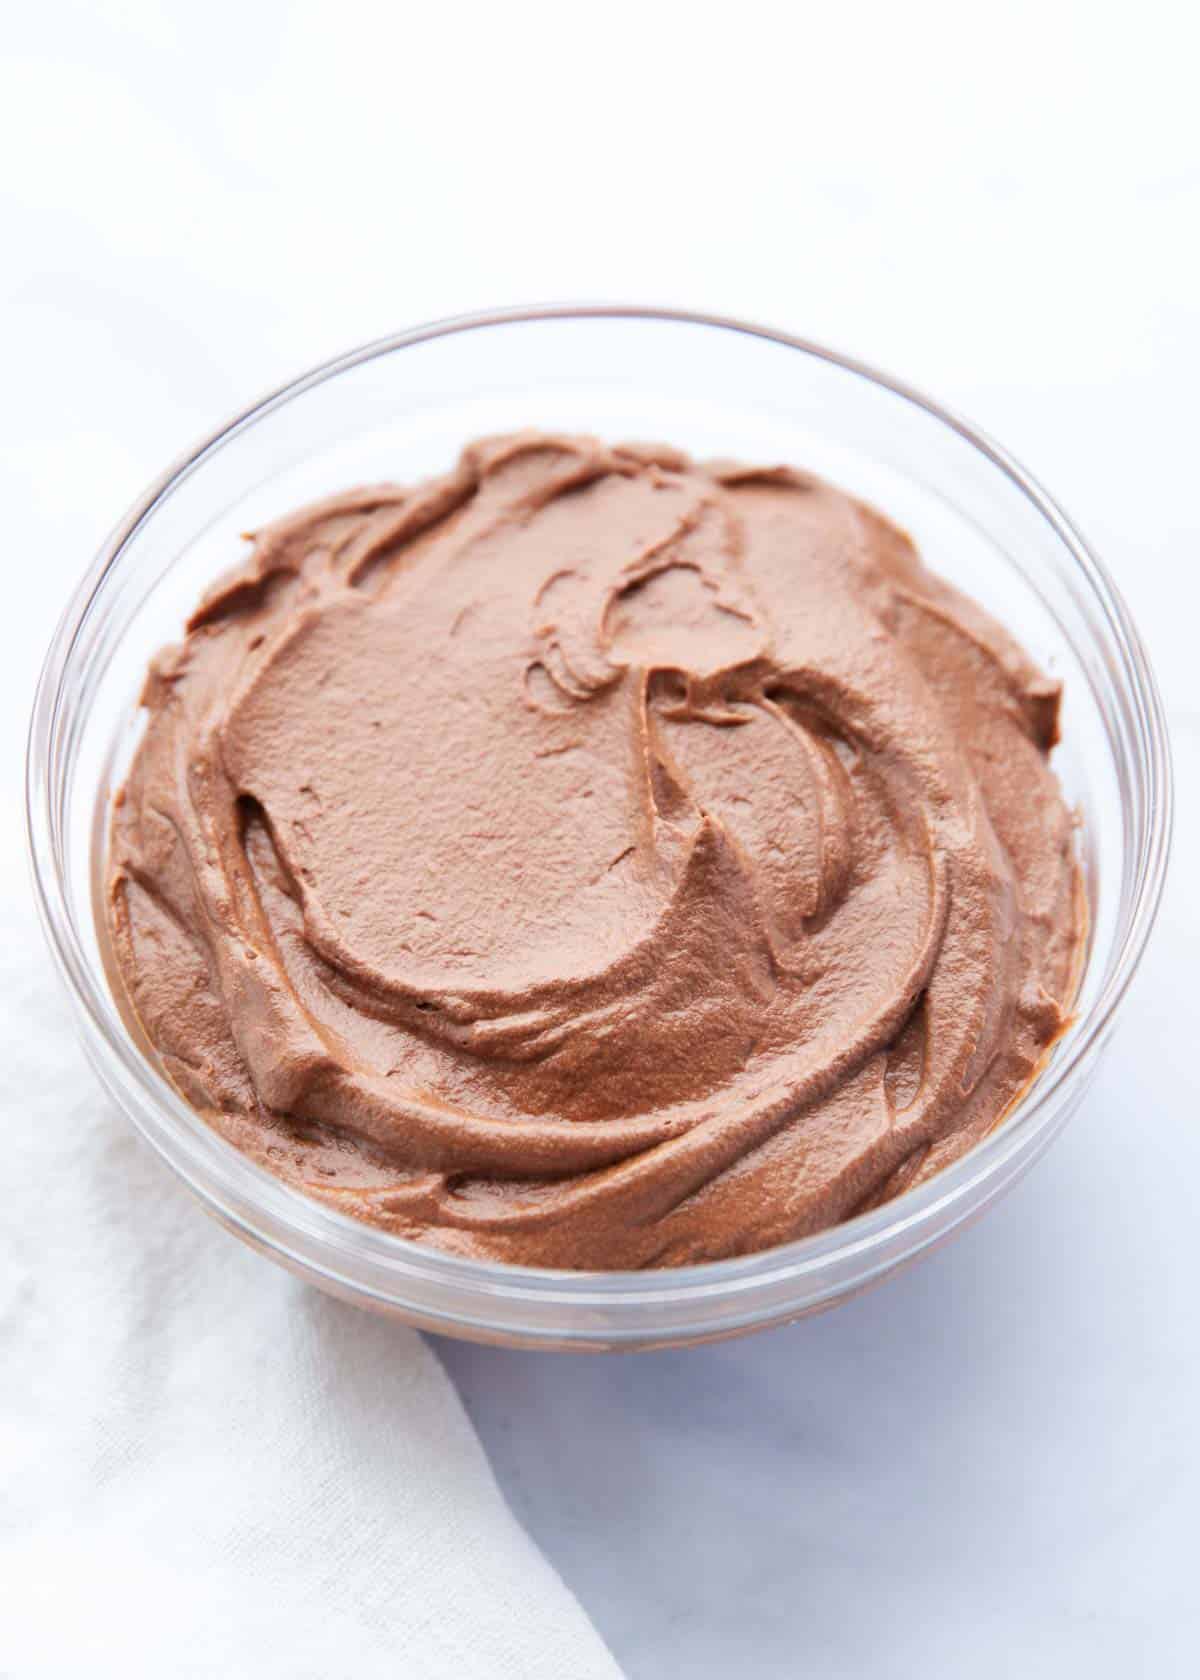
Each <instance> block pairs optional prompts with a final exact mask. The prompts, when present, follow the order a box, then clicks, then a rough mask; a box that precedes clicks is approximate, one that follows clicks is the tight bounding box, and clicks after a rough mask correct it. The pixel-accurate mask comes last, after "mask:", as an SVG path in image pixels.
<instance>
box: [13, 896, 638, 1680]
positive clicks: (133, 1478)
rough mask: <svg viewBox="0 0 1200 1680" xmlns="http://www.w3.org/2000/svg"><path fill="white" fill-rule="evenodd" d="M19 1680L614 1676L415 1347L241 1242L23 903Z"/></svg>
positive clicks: (442, 1381) (16, 1038)
mask: <svg viewBox="0 0 1200 1680" xmlns="http://www.w3.org/2000/svg"><path fill="white" fill-rule="evenodd" d="M0 1005H2V1009H0V1035H2V1037H0V1108H2V1110H3V1114H4V1120H5V1135H6V1146H7V1159H6V1165H7V1169H8V1171H7V1184H6V1188H5V1209H4V1216H3V1222H2V1226H0V1364H2V1365H3V1369H4V1373H5V1378H4V1382H3V1384H2V1385H0V1626H2V1627H3V1630H4V1632H3V1639H2V1642H0V1675H2V1676H8V1675H9V1674H11V1675H13V1676H20V1680H43V1677H49V1676H53V1677H54V1680H58V1677H59V1676H62V1677H63V1680H67V1677H71V1680H74V1677H75V1676H78V1675H80V1674H83V1673H87V1674H89V1675H109V1674H111V1675H114V1676H116V1675H118V1674H119V1675H120V1676H122V1680H128V1677H130V1676H135V1677H140V1676H142V1675H145V1676H150V1675H159V1674H166V1673H170V1674H172V1675H180V1676H191V1675H195V1676H201V1675H203V1676H205V1677H206V1680H207V1677H209V1676H212V1675H217V1674H219V1675H222V1676H227V1677H232V1680H238V1677H241V1676H247V1677H249V1676H251V1675H253V1676H255V1677H256V1680H258V1677H262V1676H279V1677H281V1680H285V1677H286V1680H309V1677H311V1680H328V1677H329V1676H330V1675H334V1674H349V1673H353V1674H355V1676H356V1677H362V1680H366V1677H372V1676H384V1675H387V1676H389V1677H392V1676H395V1675H398V1674H400V1675H404V1676H405V1677H406V1680H409V1677H414V1680H442V1677H443V1676H446V1677H449V1676H454V1677H455V1680H474V1677H476V1676H477V1677H479V1680H505V1677H509V1676H511V1677H513V1680H517V1677H520V1680H540V1677H543V1676H544V1677H545V1680H562V1677H563V1676H567V1675H569V1676H571V1677H572V1680H576V1677H578V1680H593V1677H595V1680H613V1677H618V1670H617V1668H616V1665H615V1664H614V1662H613V1660H612V1658H611V1657H610V1656H609V1654H608V1652H607V1651H606V1650H605V1648H604V1647H603V1645H602V1643H601V1641H600V1639H599V1637H598V1635H597V1634H596V1633H595V1631H594V1630H593V1629H592V1627H591V1626H590V1624H589V1623H588V1621H587V1618H586V1617H585V1615H584V1614H583V1612H582V1610H581V1609H580V1607H579V1605H578V1604H577V1603H576V1602H575V1600H574V1599H573V1598H572V1596H571V1595H570V1594H569V1593H568V1592H567V1590H566V1588H565V1587H564V1586H563V1584H562V1582H561V1581H560V1580H559V1578H558V1576H557V1575H556V1574H555V1573H554V1571H553V1569H552V1568H551V1567H550V1566H549V1564H548V1563H547V1562H546V1560H545V1559H544V1558H543V1557H542V1555H541V1554H540V1553H539V1552H538V1550H537V1549H536V1547H534V1546H533V1545H532V1543H531V1542H530V1541H529V1539H528V1537H527V1536H526V1535H525V1534H524V1532H523V1531H522V1530H521V1528H520V1527H519V1525H518V1524H517V1523H516V1522H515V1521H514V1519H513V1517H512V1515H511V1513H510V1512H509V1510H508V1508H507V1506H506V1505H505V1503H504V1501H503V1498H502V1497H501V1495H500V1494H499V1492H498V1490H497V1488H496V1484H495V1481H494V1479H493V1477H492V1473H491V1470H490V1468H489V1466H488V1463H487V1460H486V1458H485V1456H484V1453H483V1451H482V1449H481V1447H480V1445H479V1442H478V1439H477V1438H476V1436H475V1434H474V1431H473V1430H472V1428H471V1425H470V1424H469V1422H468V1421H467V1419H466V1416H465V1413H464V1412H463V1409H462V1407H461V1405H460V1403H459V1400H458V1397H457V1395H456V1394H455V1393H454V1390H453V1388H452V1387H451V1385H450V1383H449V1382H448V1381H447V1379H446V1377H445V1374H444V1373H443V1371H442V1369H441V1367H440V1366H439V1364H438V1362H437V1360H436V1359H435V1357H434V1356H433V1354H432V1353H431V1352H430V1350H429V1349H428V1347H427V1346H426V1345H425V1344H424V1343H423V1341H422V1340H421V1338H420V1337H419V1336H418V1335H416V1333H415V1332H413V1331H409V1330H405V1329H403V1328H402V1327H401V1326H398V1325H395V1324H393V1323H390V1322H388V1321H385V1320H382V1319H375V1318H372V1317H371V1316H370V1315H368V1314H365V1313H361V1312H358V1311H356V1310H355V1309H353V1308H350V1307H346V1306H344V1305H342V1304H341V1303H338V1302H334V1301H331V1300H328V1299H326V1298H325V1297H323V1296H321V1295H319V1294H318V1293H317V1292H316V1291H314V1290H312V1289H309V1288H307V1287H306V1286H304V1285H302V1284H300V1283H299V1282H297V1281H296V1280H295V1279H293V1278H290V1277H289V1276H288V1275H287V1274H286V1273H284V1272H282V1271H280V1270H278V1269H277V1268H275V1267H274V1266H271V1265H269V1264H268V1263H266V1262H264V1261H263V1260H262V1259H260V1258H259V1257H258V1256H256V1255H254V1254H253V1253H251V1252H250V1251H249V1250H248V1249H246V1248H244V1247H243V1246H242V1245H241V1244H240V1243H238V1242H236V1241H235V1240H234V1239H233V1238H231V1237H230V1236H228V1235H227V1234H226V1233H224V1232H223V1231H221V1230H219V1229H218V1228H217V1226H216V1225H215V1224H214V1223H213V1222H212V1221H211V1220H209V1219H208V1218H206V1217H205V1216H204V1214H203V1213H202V1212H201V1210H200V1209H199V1208H198V1207H197V1206H196V1205H195V1203H194V1202H192V1200H191V1199H190V1198H189V1197H188V1196H187V1194H186V1193H185V1192H184V1191H183V1190H182V1188H181V1187H180V1186H179V1185H178V1184H177V1183H175V1181H174V1180H173V1179H172V1178H171V1176H170V1174H169V1173H168V1171H167V1170H166V1168H165V1167H164V1166H162V1164H161V1163H160V1162H158V1161H157V1160H156V1159H155V1158H154V1156H153V1154H152V1152H151V1151H150V1149H149V1148H148V1147H147V1146H146V1145H145V1144H143V1143H142V1142H141V1140H140V1139H138V1138H137V1137H136V1136H135V1135H134V1134H133V1133H132V1131H131V1129H130V1128H129V1126H128V1125H127V1124H126V1122H125V1121H124V1120H123V1119H122V1118H121V1117H120V1116H119V1115H118V1114H117V1113H116V1112H115V1111H114V1109H113V1107H112V1105H111V1103H110V1102H109V1101H108V1100H107V1098H106V1097H105V1096H104V1095H103V1093H102V1092H101V1090H100V1087H99V1085H98V1083H97V1082H96V1080H95V1077H94V1076H93V1074H92V1073H91V1070H90V1069H89V1068H88V1067H87V1065H86V1063H85V1061H84V1058H83V1056H82V1053H81V1052H80V1050H79V1049H78V1047H77V1045H76V1043H75V1041H74V1037H73V1033H72V1029H71V1024H70V1020H69V1016H68V1011H67V1007H66V1004H65V1001H64V1000H63V999H62V997H61V996H60V995H59V991H58V987H57V984H56V981H55V979H54V976H53V975H52V973H51V970H50V965H49V961H48V958H47V957H46V955H45V953H44V950H43V948H42V942H41V937H40V932H39V930H38V928H37V926H36V923H35V921H34V918H33V915H32V912H31V911H27V910H26V909H25V908H24V907H23V906H22V905H20V904H19V903H18V904H16V905H13V904H9V905H7V906H4V907H2V908H0Z"/></svg>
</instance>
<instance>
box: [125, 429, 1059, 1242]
mask: <svg viewBox="0 0 1200 1680" xmlns="http://www.w3.org/2000/svg"><path fill="white" fill-rule="evenodd" d="M1058 700H1059V695H1058V688H1057V686H1056V685H1055V684H1053V683H1051V682H1049V681H1048V680H1046V678H1044V677H1043V676H1042V675H1041V674H1040V673H1039V672H1038V671H1037V670H1036V669H1035V668H1034V667H1033V666H1032V665H1031V664H1030V662H1029V661H1028V659H1027V658H1026V657H1025V655H1024V654H1023V653H1022V651H1021V650H1020V648H1019V647H1018V646H1017V645H1016V644H1015V642H1014V641H1013V640H1012V639H1011V638H1010V636H1009V635H1008V634H1007V633H1006V632H1005V631H1004V630H1002V629H1001V628H1000V627H999V626H998V625H997V624H996V623H994V622H993V621H992V620H991V619H990V618H989V617H987V616H986V615H985V614H984V612H983V611H982V610H981V609H980V608H979V607H977V606H975V605H974V604H973V603H972V602H970V601H968V600H966V599H965V598H964V597H963V596H961V595H960V594H958V593H957V592H956V591H954V590H952V589H951V588H950V587H949V586H948V585H946V584H945V583H943V582H941V581H940V580H938V579H937V578H936V577H934V576H933V575H932V574H931V573H929V572H928V571H927V570H926V569H925V568H924V566H923V565H922V564H921V562H920V560H919V558H918V556H917V554H916V552H915V551H914V549H913V547H912V545H911V543H910V542H909V540H908V539H907V538H906V537H905V536H904V535H903V534H902V533H901V532H900V531H898V530H897V529H895V528H894V527H893V526H892V525H890V524H889V523H888V522H887V521H886V520H885V519H884V518H882V517H881V516H880V515H879V514H877V513H875V512H873V511H872V510H871V509H869V508H867V507H865V506H863V505H862V504H860V503H858V502H856V501H854V500H852V499H851V498H850V497H848V496H846V495H844V494H842V493H841V492H839V491H838V490H836V489H835V488H833V487H831V486H830V485H828V484H825V483H822V482H820V481H818V480H814V479H812V478H809V477H808V476H806V475H805V474H803V473H800V472H796V471H792V470H790V469H781V468H769V469H760V468H754V467H747V466H742V465H736V464H727V463H708V464H705V465H702V466H701V465H696V464H693V463H692V462H691V461H690V460H688V459H687V458H685V457H684V456H682V455H680V454H678V453H677V452H676V451H674V450H672V449H669V448H666V447H660V446H640V445H639V446H626V447H620V448H612V447H608V446H605V445H603V444H601V443H599V442H596V441H595V440H593V439H590V438H576V437H549V436H540V435H532V434H521V435H518V436H513V437H507V438H496V439H486V440H483V441H481V442H479V443H476V444H473V445H471V446H470V447H469V448H468V449H467V450H466V451H465V452H464V454H463V456H462V458H461V460H460V462H459V464H458V466H457V467H456V468H455V470H454V471H452V472H451V473H449V474H448V475H447V476H446V477H444V478H441V479H437V480H434V481H431V482H429V483H426V484H423V485H420V486H418V487H417V488H415V489H399V488H395V487H392V486H382V487H377V488H367V489H361V490H356V491H353V492H351V493H349V494H347V495H344V496H341V497H338V498H335V499H333V500H330V501H327V502H324V503H321V504H319V505H317V506H313V507H309V508H305V509H303V510H301V511H300V512H298V513H296V514H294V515H292V516H290V517H288V518H285V519H283V520H281V521H280V522H279V523H277V524H275V525H273V526H271V527H270V528H268V529H266V530H264V531H262V532H261V533H259V534H258V536H257V537H256V538H255V539H254V543H253V549H252V552H251V554H250V556H249V559H248V561H247V562H246V563H245V564H244V565H243V566H242V567H241V568H240V569H239V570H237V571H236V572H234V573H233V574H232V575H231V576H229V577H228V578H227V579H225V580H224V581H222V582H221V583H220V584H219V585H218V586H217V587H216V588H215V589H214V590H213V591H212V592H211V593H210V594H209V595H208V597H207V598H206V599H205V600H204V601H203V602H202V603H201V605H200V607H199V608H198V610H197V611H196V613H195V614H194V616H193V618H192V620H191V621H190V623H189V625H188V629H187V634H186V638H185V639H184V641H183V642H182V644H181V645H179V646H177V647H174V648H171V649H168V650H166V651H165V652H164V653H163V654H161V655H160V656H159V658H158V659H157V660H156V661H155V663H154V665H153V667H152V669H151V672H150V674H149V677H148V679H147V683H146V687H145V692H144V695H143V704H144V706H145V708H146V711H147V714H148V724H147V729H146V733H145V736H144V739H143V741H142V744H141V745H140V747H139V749H138V752H137V755H136V758H135V760H134V763H133V766H132V769H131V771H130V774H129V777H128V781H127V783H126V785H125V787H124V788H123V789H122V791H121V793H120V794H119V795H118V797H117V801H116V806H115V809H114V815H113V823H112V834H111V858H110V872H109V894H110V896H109V909H110V916H111V933H112V938H113V946H114V950H115V954H116V958H117V963H118V967H119V971H120V976H121V980H122V983H123V986H124V989H125V991H126V993H127V999H126V1001H127V1002H128V1004H129V1005H130V1006H131V1008H132V1010H133V1012H134V1013H135V1014H136V1017H137V1020H138V1022H139V1023H140V1026H141V1028H142V1029H143V1031H144V1033H145V1034H146V1036H147V1037H148V1038H149V1040H150V1042H151V1044H152V1045H153V1046H154V1048H155V1050H156V1051H157V1053H158V1055H159V1057H160V1058H161V1060H162V1063H163V1064H164V1066H165V1067H166V1069H167V1071H168V1072H169V1074H170V1076H171V1078H172V1079H173V1081H174V1082H175V1084H176V1085H177V1086H178V1088H179V1089H180V1090H181V1091H182V1092H183V1094H184V1095H185V1096H186V1097H187V1098H188V1099H189V1100H190V1101H191V1103H192V1104H193V1105H194V1106H195V1107H197V1108H198V1109H199V1110H200V1111H201V1112H202V1113H203V1114H204V1115H205V1116H206V1118H207V1119H208V1120H209V1121H210V1122H211V1124H212V1125H213V1126H215V1127H216V1128H217V1129H218V1130H219V1131H220V1132H222V1133H223V1134H224V1135H225V1137H227V1138H228V1139H229V1140H230V1141H231V1142H232V1143H234V1144H235V1145H236V1146H237V1147H238V1148H239V1149H241V1150H243V1151H244V1152H245V1153H246V1154H248V1155H250V1156H252V1157H254V1158H256V1159H257V1160H259V1161H261V1162H263V1163H265V1165H267V1166H268V1167H270V1168H271V1169H272V1170H273V1171H274V1172H276V1173H277V1174H279V1175H280V1176H281V1177H283V1178H284V1179H286V1180H288V1181H290V1182H291V1183H293V1184H295V1185H298V1186H300V1187H302V1188H303V1189H305V1190H306V1191H308V1192H309V1193H311V1194H313V1195H315V1196H318V1197H320V1198H322V1199H323V1200H326V1201H328V1202H331V1203H333V1204H334V1205H336V1206H338V1207H340V1208H342V1209H344V1210H345V1211H347V1212H349V1213H352V1214H355V1215H357V1216H359V1217H361V1218H363V1219H366V1220H369V1221H372V1222H373V1223H375V1224H378V1225H381V1226H385V1227H387V1228H388V1229H390V1230H392V1231H395V1232H397V1233H400V1234H402V1235H405V1236H409V1237H415V1238H419V1239H422V1240H425V1241H428V1242H431V1243H434V1244H437V1245H438V1246H440V1247H441V1248H444V1249H449V1250H452V1251H455V1252H459V1253H464V1254H470V1255H476V1256H484V1257H490V1258H494V1259H499V1260H507V1261H515V1262H521V1263H527V1264H537V1265H551V1266H566V1267H583V1268H609V1267H643V1266H653V1265H671V1264H679V1263H684V1262H689V1261H697V1260H704V1259H712V1258H718V1257H722V1256H727V1255H734V1254H741V1253H745V1252H748V1251H751V1250H754V1249H759V1248H763V1247H766V1246H768V1245H770V1244H774V1243H778V1242H782V1241H785V1240H787V1239H789V1238H792V1237H796V1236H801V1235H804V1234H806V1233H809V1232H812V1231H815V1230H818V1229H820V1228H822V1227H824V1226H828V1225H830V1224H833V1223H835V1222H837V1221H839V1220H842V1219H845V1218H847V1217H848V1216H850V1215H851V1214H853V1213H855V1212H856V1211H858V1210H860V1209H862V1208H864V1207H867V1206H870V1205H873V1204H875V1203H877V1202H879V1201H882V1200H884V1199H886V1198H888V1197H891V1196H894V1195H896V1194H897V1193H898V1192H900V1191H901V1190H903V1189H905V1188H907V1187H908V1186H910V1185H911V1184H913V1183H915V1182H916V1181H917V1180H919V1179H921V1178H924V1177H926V1176H928V1175H929V1174H931V1173H933V1172H936V1171H937V1170H938V1169H939V1168H940V1167H942V1166H943V1165H945V1164H946V1163H947V1162H948V1161H950V1160H952V1159H953V1158H955V1157H956V1156H958V1155H960V1154H961V1153H962V1152H963V1151H964V1150H966V1149H968V1148H969V1147H970V1146H971V1145H972V1144H973V1143H974V1142H975V1141H976V1140H978V1139H979V1138H981V1137H982V1136H983V1135H984V1134H985V1133H986V1132H988V1131H989V1130H990V1129H991V1128H992V1127H993V1126H994V1125H995V1124H996V1122H997V1120H998V1119H999V1118H1000V1117H1001V1116H1002V1115H1003V1114H1004V1113H1005V1111H1006V1110H1007V1109H1008V1108H1009V1107H1010V1106H1011V1105H1012V1103H1013V1102H1014V1101H1015V1099H1017V1098H1018V1097H1019V1096H1020V1095H1021V1093H1022V1092H1023V1090H1024V1089H1025V1088H1026V1086H1027V1085H1028V1083H1029V1081H1030V1080H1031V1079H1032V1078H1033V1076H1034V1075H1035V1073H1036V1072H1037V1070H1038V1068H1039V1065H1040V1063H1041V1062H1042V1060H1043V1059H1044V1057H1045V1055H1046V1053H1047V1051H1048V1048H1049V1047H1050V1046H1051V1045H1052V1043H1053V1041H1054V1039H1055V1038H1056V1036H1057V1035H1058V1034H1059V1033H1060V1031H1061V1030H1062V1028H1063V1026H1064V1024H1065V1018H1066V1011H1067V1010H1068V1009H1069V1006H1070V1002H1071V998H1072V995H1073V989H1074V984H1075V976H1076V972H1077V969H1078V966H1079V961H1080V952H1081V947H1082V940H1083V914H1082V910H1081V904H1082V898H1081V894H1080V891H1079V884H1078V875H1077V869H1076V864H1075V861H1074V849H1073V839H1072V820H1071V817H1070V814H1069V812H1068V811H1067V809H1066V807H1065V805H1064V802H1063V799H1062V797H1061V795H1060V792H1059V789H1058V786H1057V783H1056V780H1055V778H1054V776H1053V774H1052V772H1051V771H1050V769H1049V767H1048V763H1047V759H1048V754H1049V751H1050V748H1051V747H1052V745H1053V744H1054V741H1055V739H1056V736H1057V719H1058Z"/></svg>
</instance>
